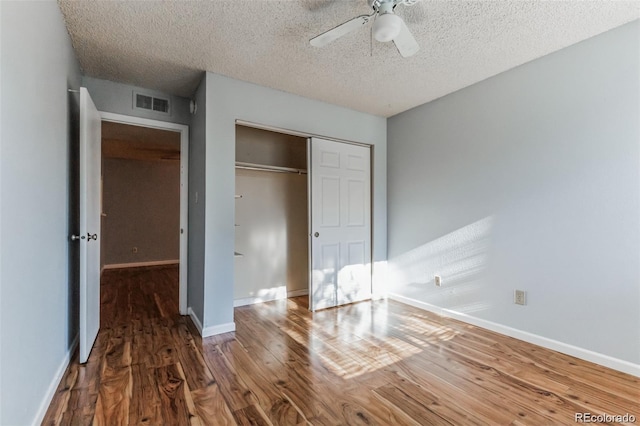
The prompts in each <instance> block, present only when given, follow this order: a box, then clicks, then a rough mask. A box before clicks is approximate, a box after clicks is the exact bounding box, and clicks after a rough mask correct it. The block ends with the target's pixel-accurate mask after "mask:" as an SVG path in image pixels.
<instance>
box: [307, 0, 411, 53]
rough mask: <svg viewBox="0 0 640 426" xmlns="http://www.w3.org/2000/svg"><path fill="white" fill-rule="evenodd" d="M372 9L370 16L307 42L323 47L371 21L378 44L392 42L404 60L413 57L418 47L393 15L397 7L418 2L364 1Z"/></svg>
mask: <svg viewBox="0 0 640 426" xmlns="http://www.w3.org/2000/svg"><path fill="white" fill-rule="evenodd" d="M365 1H366V2H367V4H368V5H369V6H370V7H371V8H372V9H373V13H372V14H371V15H360V16H357V17H355V18H353V19H350V20H349V21H347V22H345V23H342V24H340V25H338V26H337V27H335V28H332V29H330V30H329V31H326V32H324V33H322V34H320V35H319V36H316V37H314V38H312V39H311V40H309V42H310V43H311V45H312V46H315V47H323V46H326V45H327V44H329V43H331V42H332V41H334V40H337V39H339V38H340V37H342V36H343V35H346V34H349V33H350V32H352V31H355V30H357V29H358V28H360V27H361V26H363V25H365V24H367V23H369V21H371V20H372V19H373V21H374V23H373V28H372V32H373V37H374V38H375V39H376V40H378V41H380V42H383V43H384V42H389V41H392V40H393V43H394V44H395V45H396V48H397V49H398V52H400V55H402V57H404V58H408V57H409V56H412V55H414V54H415V53H416V52H417V51H418V50H420V46H419V45H418V42H417V41H416V39H415V38H413V35H411V32H410V31H409V28H407V25H406V24H405V23H404V21H403V20H402V18H401V17H399V16H398V15H396V14H395V12H394V9H395V8H396V6H397V5H399V4H402V5H405V6H413V5H414V4H416V3H417V2H418V1H419V0H365Z"/></svg>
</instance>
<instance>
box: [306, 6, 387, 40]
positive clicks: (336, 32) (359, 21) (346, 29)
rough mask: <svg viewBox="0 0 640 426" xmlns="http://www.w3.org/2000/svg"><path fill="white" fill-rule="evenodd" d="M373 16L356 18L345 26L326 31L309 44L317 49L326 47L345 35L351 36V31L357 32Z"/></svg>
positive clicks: (344, 24) (341, 25)
mask: <svg viewBox="0 0 640 426" xmlns="http://www.w3.org/2000/svg"><path fill="white" fill-rule="evenodd" d="M373 15H375V14H373ZM373 15H361V16H358V17H355V18H353V19H351V20H349V21H347V22H345V23H343V24H340V25H338V26H337V27H335V28H332V29H330V30H329V31H326V32H324V33H322V34H320V35H319V36H316V37H314V38H312V39H311V40H309V42H310V43H311V45H312V46H315V47H323V46H326V45H327V44H329V43H331V42H332V41H334V40H337V39H339V38H340V37H342V36H343V35H346V34H349V33H350V32H351V31H355V30H357V29H358V28H360V27H361V26H363V25H364V24H366V23H367V22H369V21H370V20H371V17H372V16H373Z"/></svg>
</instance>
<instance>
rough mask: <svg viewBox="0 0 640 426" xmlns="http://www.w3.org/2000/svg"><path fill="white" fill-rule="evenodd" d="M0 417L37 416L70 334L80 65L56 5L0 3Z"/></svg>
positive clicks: (8, 421) (25, 419)
mask: <svg viewBox="0 0 640 426" xmlns="http://www.w3.org/2000/svg"><path fill="white" fill-rule="evenodd" d="M0 34H1V36H0V38H1V40H2V41H1V49H0V50H1V56H0V70H1V71H0V76H1V77H0V78H1V79H0V86H1V87H2V97H1V101H0V102H1V105H2V106H1V110H2V116H1V118H0V134H1V139H2V144H1V148H0V165H1V167H0V170H1V178H0V182H1V187H0V192H1V198H2V207H1V209H2V210H1V216H0V217H1V219H0V229H1V230H2V231H1V232H2V239H1V241H0V247H1V249H0V251H1V253H2V257H1V258H0V280H1V284H0V292H1V293H2V301H1V306H0V319H1V321H0V322H1V324H2V325H1V328H0V341H1V342H2V348H1V349H0V395H1V397H0V412H1V413H0V424H3V425H26V424H30V423H32V422H34V421H38V422H39V421H40V420H41V419H40V417H39V416H40V415H43V414H44V410H46V408H47V405H48V403H49V397H50V396H52V393H50V392H53V391H54V390H55V386H57V384H58V379H59V376H58V375H59V374H60V373H61V372H62V370H61V369H63V368H64V367H65V366H66V357H67V356H68V354H69V350H70V349H71V346H72V342H73V340H74V338H75V336H76V335H77V326H76V320H75V318H76V317H77V287H76V283H75V282H74V280H73V279H72V275H70V272H69V271H70V269H72V265H70V264H69V262H72V261H73V256H70V252H71V249H70V247H71V246H70V244H71V243H70V242H69V234H70V233H71V232H72V231H73V229H70V218H72V217H73V216H74V212H73V211H72V210H71V207H70V205H71V204H72V202H71V198H70V191H69V188H70V186H71V185H72V182H73V178H72V176H71V173H70V169H71V166H70V161H69V159H70V158H71V155H70V154H71V151H72V150H75V149H77V146H75V145H74V140H77V139H74V137H73V136H72V135H73V134H75V132H77V129H76V128H74V126H73V125H72V117H71V110H72V103H73V102H77V100H76V99H75V97H76V96H77V95H75V94H70V93H68V92H67V89H68V88H72V89H76V90H77V89H78V87H79V86H80V68H79V65H78V63H77V61H76V59H75V56H74V54H73V50H72V48H71V42H70V40H69V36H68V34H67V30H66V28H65V26H64V23H63V20H62V15H61V13H60V10H59V9H58V6H57V4H56V3H55V2H2V6H1V9H0Z"/></svg>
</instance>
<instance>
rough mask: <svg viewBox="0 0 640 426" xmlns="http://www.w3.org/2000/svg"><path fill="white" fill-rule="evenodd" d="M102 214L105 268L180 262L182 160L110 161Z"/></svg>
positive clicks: (104, 167) (104, 177) (105, 173)
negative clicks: (103, 215)
mask: <svg viewBox="0 0 640 426" xmlns="http://www.w3.org/2000/svg"><path fill="white" fill-rule="evenodd" d="M102 211H103V212H104V213H105V214H106V216H105V217H104V219H103V222H102V224H103V232H102V252H101V255H102V258H103V263H104V264H105V265H113V264H123V263H137V262H150V261H162V260H178V259H179V258H180V250H179V248H180V161H179V160H169V161H158V160H156V161H153V160H151V161H149V160H129V159H121V158H105V159H104V160H103V163H102ZM133 247H136V248H137V252H136V253H134V252H133Z"/></svg>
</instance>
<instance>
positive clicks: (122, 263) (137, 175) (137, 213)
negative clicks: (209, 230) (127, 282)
mask: <svg viewBox="0 0 640 426" xmlns="http://www.w3.org/2000/svg"><path fill="white" fill-rule="evenodd" d="M101 116H102V141H103V148H102V154H103V155H102V164H103V180H102V192H103V205H102V217H101V228H102V236H103V238H102V240H101V244H102V250H101V252H102V253H103V255H102V256H101V268H102V269H103V270H104V269H110V268H127V267H139V266H162V265H172V264H174V265H175V264H177V265H178V282H179V284H178V287H179V290H178V295H179V296H178V300H177V301H176V302H177V305H178V307H179V311H180V314H181V315H186V313H187V264H188V263H187V244H188V239H187V235H188V229H187V219H188V216H187V212H188V207H187V200H188V198H187V194H188V188H187V182H188V127H187V126H185V125H179V124H174V123H168V122H161V121H156V120H148V119H141V118H137V117H130V116H123V115H119V114H111V113H102V114H101Z"/></svg>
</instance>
